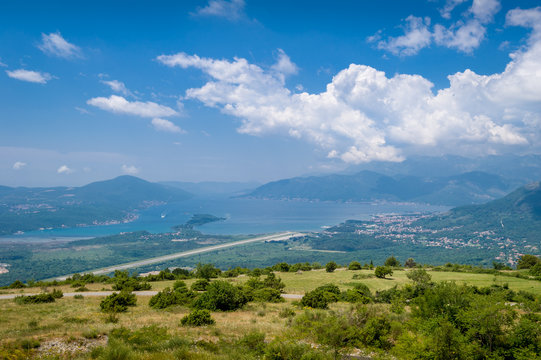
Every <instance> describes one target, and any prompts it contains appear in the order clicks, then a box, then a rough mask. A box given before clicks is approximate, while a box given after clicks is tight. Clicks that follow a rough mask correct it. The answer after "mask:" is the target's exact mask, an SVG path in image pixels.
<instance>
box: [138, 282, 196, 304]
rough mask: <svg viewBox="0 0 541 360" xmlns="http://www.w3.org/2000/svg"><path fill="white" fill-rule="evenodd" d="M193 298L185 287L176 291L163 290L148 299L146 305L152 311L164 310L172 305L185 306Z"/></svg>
mask: <svg viewBox="0 0 541 360" xmlns="http://www.w3.org/2000/svg"><path fill="white" fill-rule="evenodd" d="M192 298H193V293H192V292H191V291H189V290H188V289H187V288H186V287H178V288H177V289H176V290H171V289H169V288H165V289H163V290H162V291H160V292H159V293H157V294H156V295H154V296H153V297H151V298H150V301H149V303H148V305H149V306H150V307H152V308H154V309H165V308H167V307H169V306H173V305H187V304H189V303H190V301H191V300H192Z"/></svg>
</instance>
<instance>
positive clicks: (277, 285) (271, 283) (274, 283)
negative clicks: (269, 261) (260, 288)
mask: <svg viewBox="0 0 541 360" xmlns="http://www.w3.org/2000/svg"><path fill="white" fill-rule="evenodd" d="M263 285H264V287H267V288H271V289H276V290H278V291H282V289H283V288H285V287H286V284H284V282H283V281H282V279H280V278H279V277H277V276H276V275H275V274H274V273H272V272H271V273H269V274H268V275H267V277H266V278H265V279H264V280H263Z"/></svg>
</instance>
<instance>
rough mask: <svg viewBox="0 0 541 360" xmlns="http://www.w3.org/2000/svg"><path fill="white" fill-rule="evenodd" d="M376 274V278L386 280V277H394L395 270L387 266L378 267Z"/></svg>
mask: <svg viewBox="0 0 541 360" xmlns="http://www.w3.org/2000/svg"><path fill="white" fill-rule="evenodd" d="M374 274H375V275H376V277H378V278H380V279H385V276H387V275H389V276H390V275H393V269H391V268H390V267H387V266H376V270H375V271H374Z"/></svg>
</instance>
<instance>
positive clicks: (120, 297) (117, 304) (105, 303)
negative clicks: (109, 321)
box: [100, 290, 137, 313]
mask: <svg viewBox="0 0 541 360" xmlns="http://www.w3.org/2000/svg"><path fill="white" fill-rule="evenodd" d="M136 302H137V298H136V297H135V294H132V293H131V292H128V291H125V290H123V291H121V292H119V293H112V294H111V295H109V296H107V297H106V298H105V299H103V300H102V302H101V303H100V308H101V311H103V312H109V313H119V312H124V311H126V310H128V306H135V304H136Z"/></svg>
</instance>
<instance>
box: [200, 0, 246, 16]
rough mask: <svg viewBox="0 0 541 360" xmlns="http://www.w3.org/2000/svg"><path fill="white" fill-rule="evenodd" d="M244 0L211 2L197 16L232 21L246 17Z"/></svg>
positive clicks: (212, 0) (215, 0) (213, 0)
mask: <svg viewBox="0 0 541 360" xmlns="http://www.w3.org/2000/svg"><path fill="white" fill-rule="evenodd" d="M244 6H245V3H244V0H229V1H227V0H210V1H209V2H208V4H207V6H205V7H202V8H199V9H198V10H197V11H196V12H195V13H194V14H193V15H195V16H216V17H222V18H226V19H228V20H231V21H236V20H240V19H241V18H243V17H244Z"/></svg>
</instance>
